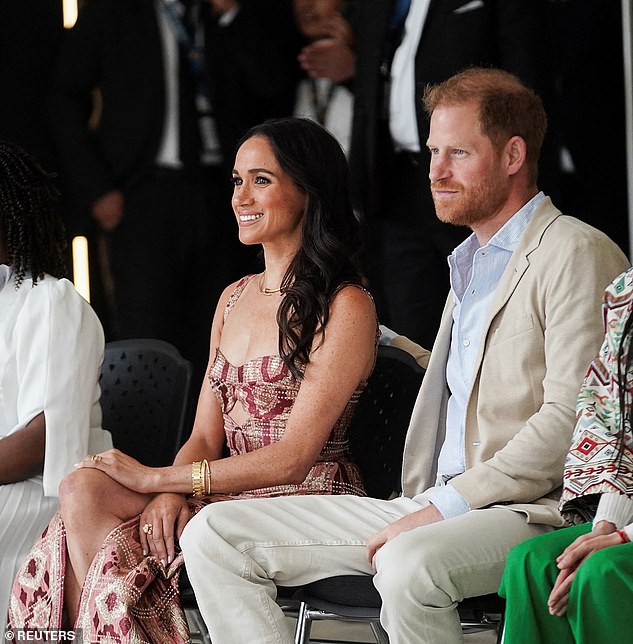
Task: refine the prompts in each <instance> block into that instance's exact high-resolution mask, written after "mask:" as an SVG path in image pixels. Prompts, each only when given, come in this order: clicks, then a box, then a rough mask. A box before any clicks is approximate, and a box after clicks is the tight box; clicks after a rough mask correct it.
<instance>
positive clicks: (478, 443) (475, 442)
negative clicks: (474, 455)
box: [473, 441, 481, 447]
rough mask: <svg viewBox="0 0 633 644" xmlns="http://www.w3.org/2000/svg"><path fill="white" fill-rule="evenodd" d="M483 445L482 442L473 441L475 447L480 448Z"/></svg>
mask: <svg viewBox="0 0 633 644" xmlns="http://www.w3.org/2000/svg"><path fill="white" fill-rule="evenodd" d="M480 445H481V441H473V447H479V446H480Z"/></svg>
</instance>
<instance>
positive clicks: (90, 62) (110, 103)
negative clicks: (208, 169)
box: [50, 0, 295, 206]
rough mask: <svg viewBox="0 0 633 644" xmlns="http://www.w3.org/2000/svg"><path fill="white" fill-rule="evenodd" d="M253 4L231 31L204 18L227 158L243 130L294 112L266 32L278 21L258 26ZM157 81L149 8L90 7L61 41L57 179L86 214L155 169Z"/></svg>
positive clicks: (281, 62)
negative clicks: (96, 103) (93, 113)
mask: <svg viewBox="0 0 633 644" xmlns="http://www.w3.org/2000/svg"><path fill="white" fill-rule="evenodd" d="M258 2H263V0H250V1H249V0H246V1H245V2H243V4H242V9H241V11H240V12H239V13H238V15H237V17H236V18H235V20H234V22H233V23H232V24H231V25H230V27H227V28H219V27H217V25H216V24H215V20H214V19H212V18H211V17H209V21H210V28H209V34H208V42H207V48H208V51H209V60H210V70H211V75H210V77H211V81H212V85H213V90H214V91H213V95H214V97H215V98H216V99H217V110H216V114H215V116H216V121H217V125H218V130H219V132H220V139H221V144H222V148H223V152H224V154H225V156H227V157H232V155H233V151H234V147H235V142H236V141H237V139H238V138H239V136H241V134H242V133H243V132H244V130H245V129H246V128H247V127H250V126H251V125H254V124H255V123H257V122H259V121H261V120H263V119H264V118H268V117H270V116H282V115H286V114H289V113H290V110H291V109H292V97H293V92H294V84H293V78H292V76H291V74H290V72H289V71H288V70H290V69H291V68H292V66H293V64H295V63H294V58H293V57H291V55H290V54H289V53H288V52H287V51H286V50H283V49H282V48H281V46H280V44H279V39H277V40H275V38H274V37H273V35H272V33H271V30H272V29H274V28H278V27H279V24H276V23H274V22H273V24H272V25H271V22H272V21H273V20H274V19H276V17H277V16H278V13H277V11H275V12H272V13H270V14H267V15H268V18H264V17H262V14H263V12H262V11H261V8H259V7H254V6H253V5H257V3H258ZM277 3H278V4H279V0H277ZM281 6H285V5H284V4H283V3H282V5H280V7H281ZM258 9H259V10H258ZM286 33H287V32H286ZM286 37H287V36H286ZM282 42H284V43H285V42H286V40H283V41H282ZM282 51H283V54H282V53H281V52H282ZM163 76H164V73H163V54H162V47H161V39H160V32H159V29H158V23H157V17H156V12H155V9H154V2H153V0H86V2H85V4H84V7H83V9H82V11H81V12H80V14H79V19H78V21H77V24H76V25H75V27H74V28H73V29H72V30H71V31H70V32H68V33H67V34H66V39H65V42H64V43H63V47H62V52H61V55H60V57H59V60H58V62H57V67H56V73H55V75H54V79H53V89H52V93H51V97H50V113H51V117H52V118H51V122H52V128H53V133H54V136H55V138H56V140H57V144H58V147H59V150H60V155H61V160H62V167H63V172H64V174H65V176H66V177H67V179H68V180H69V182H70V184H71V188H72V191H73V195H74V197H75V199H76V200H77V201H78V202H79V203H80V204H81V205H82V206H87V205H89V204H90V203H92V202H93V201H94V200H95V199H96V198H97V197H99V196H100V195H102V194H104V193H106V192H108V191H109V190H112V189H113V188H123V189H124V188H125V187H126V186H128V185H130V184H132V183H134V182H135V181H136V180H137V179H138V178H139V177H141V176H142V175H143V173H144V172H145V171H146V169H147V168H148V167H149V166H151V164H152V163H153V161H154V159H155V158H156V154H157V152H158V146H159V143H160V136H161V132H162V124H163V117H164V103H165V88H164V78H163ZM96 87H98V88H99V89H100V91H101V95H102V101H101V114H100V119H99V124H98V127H97V129H96V130H95V131H91V130H90V129H89V128H88V127H87V121H88V117H89V113H90V107H91V103H92V101H91V96H92V91H93V90H94V88H96ZM230 162H231V163H232V159H231V161H230ZM227 184H228V180H227Z"/></svg>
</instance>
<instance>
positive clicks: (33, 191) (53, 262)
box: [0, 141, 66, 288]
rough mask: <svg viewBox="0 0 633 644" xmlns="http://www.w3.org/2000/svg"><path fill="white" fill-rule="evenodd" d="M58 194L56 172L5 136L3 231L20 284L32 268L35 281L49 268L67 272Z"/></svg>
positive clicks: (1, 145)
mask: <svg viewBox="0 0 633 644" xmlns="http://www.w3.org/2000/svg"><path fill="white" fill-rule="evenodd" d="M58 197H59V192H58V190H57V187H56V186H55V183H54V181H53V177H52V175H50V174H48V173H47V172H46V171H45V170H43V169H42V167H41V166H40V165H39V163H38V162H37V161H36V160H35V159H34V158H33V157H32V156H31V155H29V154H28V153H27V152H25V151H24V150H23V149H22V148H21V147H19V146H17V145H15V144H13V143H7V142H5V141H0V235H1V236H2V240H3V242H4V244H5V248H6V255H7V257H6V260H7V262H8V264H9V265H10V266H12V267H13V270H14V271H15V283H16V288H19V287H20V285H21V284H22V282H23V281H24V278H25V276H26V274H27V273H29V272H30V273H31V276H32V278H33V285H35V284H36V283H37V281H38V280H39V279H41V278H42V277H44V273H48V274H49V275H53V276H54V277H63V276H64V275H65V273H66V265H65V259H64V258H65V255H64V253H65V250H66V236H65V234H64V227H63V224H62V221H61V219H60V216H59V213H58V211H57V204H58Z"/></svg>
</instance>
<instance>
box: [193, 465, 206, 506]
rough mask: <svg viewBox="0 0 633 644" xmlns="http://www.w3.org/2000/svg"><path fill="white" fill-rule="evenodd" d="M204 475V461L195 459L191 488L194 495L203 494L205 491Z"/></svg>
mask: <svg viewBox="0 0 633 644" xmlns="http://www.w3.org/2000/svg"><path fill="white" fill-rule="evenodd" d="M203 486H204V482H203V475H202V461H194V462H193V463H192V464H191V488H192V491H193V496H196V497H198V496H202V495H203V492H204V487H203Z"/></svg>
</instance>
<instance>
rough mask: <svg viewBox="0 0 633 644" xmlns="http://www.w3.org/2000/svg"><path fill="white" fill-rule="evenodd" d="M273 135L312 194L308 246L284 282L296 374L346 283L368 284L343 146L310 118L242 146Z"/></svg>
mask: <svg viewBox="0 0 633 644" xmlns="http://www.w3.org/2000/svg"><path fill="white" fill-rule="evenodd" d="M253 136H263V137H265V138H266V139H267V140H268V142H269V144H270V146H271V148H272V150H273V153H274V155H275V157H276V159H277V162H278V163H279V165H280V167H281V169H282V170H283V171H284V172H285V173H286V174H287V175H288V176H289V177H290V178H291V179H292V180H293V181H294V183H295V184H296V185H297V186H298V187H299V189H300V190H301V191H302V192H304V193H305V195H306V197H307V199H306V208H305V213H304V222H303V230H302V235H301V246H300V248H299V250H298V252H297V254H296V255H295V257H294V259H293V260H292V262H291V263H290V266H289V267H288V270H287V271H286V273H285V275H284V277H283V280H282V282H281V289H282V293H283V294H284V295H285V297H284V298H283V299H282V301H281V305H280V306H279V310H278V312H277V324H278V325H279V355H280V356H281V358H282V359H283V361H284V363H285V364H286V365H287V367H288V369H289V370H290V372H291V373H292V375H293V376H294V377H295V378H301V377H302V369H301V368H300V367H302V366H305V365H306V364H307V363H308V362H309V360H310V351H311V350H312V342H313V340H314V336H315V334H317V333H319V332H323V331H324V329H325V326H326V325H327V322H328V319H329V315H330V304H331V301H332V298H333V296H334V295H335V293H336V291H337V289H338V288H339V287H340V286H341V285H342V284H347V283H353V284H360V282H361V278H360V273H359V270H358V268H357V263H356V260H357V254H358V250H359V222H358V219H357V217H356V214H355V213H354V210H353V208H352V201H351V196H350V185H349V168H348V166H347V160H346V158H345V155H344V153H343V151H342V150H341V146H340V145H339V144H338V142H337V141H336V139H335V138H334V137H333V136H332V135H331V134H329V133H328V132H327V131H326V130H325V129H323V128H322V127H320V126H319V125H317V124H316V123H314V122H312V121H310V120H308V119H299V118H284V119H273V120H270V121H266V122H264V123H262V124H261V125H257V126H255V127H253V128H251V129H250V130H249V131H248V132H247V133H246V134H245V135H244V136H243V137H242V139H241V141H240V142H239V144H238V145H241V144H242V143H244V142H245V141H246V140H247V139H250V138H252V137H253Z"/></svg>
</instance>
